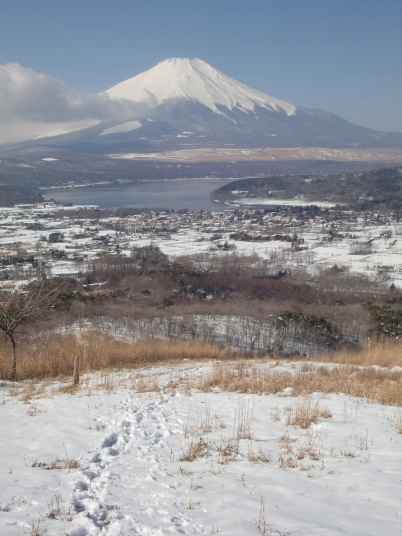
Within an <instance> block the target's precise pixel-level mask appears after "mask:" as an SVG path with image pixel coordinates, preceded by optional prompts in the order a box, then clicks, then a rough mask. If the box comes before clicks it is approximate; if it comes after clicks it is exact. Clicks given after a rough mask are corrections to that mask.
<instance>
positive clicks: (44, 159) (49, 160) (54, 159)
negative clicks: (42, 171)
mask: <svg viewBox="0 0 402 536" xmlns="http://www.w3.org/2000/svg"><path fill="white" fill-rule="evenodd" d="M57 160H58V158H42V162H56V161H57Z"/></svg>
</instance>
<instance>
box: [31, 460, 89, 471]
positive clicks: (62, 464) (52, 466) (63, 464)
mask: <svg viewBox="0 0 402 536" xmlns="http://www.w3.org/2000/svg"><path fill="white" fill-rule="evenodd" d="M32 467H40V468H41V469H47V470H48V471H54V470H59V469H68V470H71V469H79V467H80V462H79V461H78V460H73V459H70V458H66V459H64V460H61V459H59V458H56V460H54V461H52V462H50V463H46V462H37V461H35V462H33V463H32Z"/></svg>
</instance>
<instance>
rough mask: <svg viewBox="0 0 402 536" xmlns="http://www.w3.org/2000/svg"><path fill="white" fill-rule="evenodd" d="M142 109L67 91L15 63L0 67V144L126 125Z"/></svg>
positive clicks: (104, 96)
mask: <svg viewBox="0 0 402 536" xmlns="http://www.w3.org/2000/svg"><path fill="white" fill-rule="evenodd" d="M145 108H146V106H145V105H144V104H138V103H134V102H130V101H126V100H119V101H116V100H112V99H110V98H109V96H108V95H107V94H90V93H85V92H83V91H79V90H77V89H74V88H70V87H69V86H68V85H67V84H66V83H65V82H63V81H62V80H59V79H58V78H54V77H52V76H49V75H46V74H43V73H37V72H35V71H34V70H32V69H29V68H26V67H23V66H21V65H19V64H18V63H6V64H4V65H0V142H3V143H4V142H7V141H17V140H18V139H26V138H27V137H31V136H33V137H35V136H36V137H40V136H41V135H42V132H43V133H45V132H49V130H55V131H56V132H59V131H60V132H63V133H64V132H68V131H71V130H75V129H76V128H82V126H83V125H85V126H91V125H94V124H97V123H98V122H101V121H102V122H103V121H110V120H113V121H119V120H121V121H123V120H124V121H126V120H127V118H134V117H135V116H136V115H137V114H138V113H139V112H143V111H144V109H145Z"/></svg>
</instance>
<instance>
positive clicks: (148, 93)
mask: <svg viewBox="0 0 402 536" xmlns="http://www.w3.org/2000/svg"><path fill="white" fill-rule="evenodd" d="M105 93H106V94H107V95H108V96H109V97H110V98H111V99H113V100H114V99H128V100H131V101H135V102H142V103H145V104H147V105H148V106H151V107H157V106H159V105H160V104H163V103H166V102H167V101H169V100H173V99H185V100H188V101H193V102H198V103H200V104H203V105H204V106H206V107H207V108H210V109H211V110H212V111H214V112H215V113H219V114H220V113H222V112H221V110H220V109H219V108H218V106H224V107H226V108H228V109H229V110H233V109H234V108H237V109H240V110H243V111H245V112H249V111H253V110H254V109H255V107H256V106H260V107H262V108H266V109H267V110H270V111H276V112H282V113H286V114H287V115H294V114H295V112H296V107H295V106H293V105H292V104H289V103H287V102H285V101H282V100H279V99H275V98H274V97H270V96H269V95H266V94H265V93H262V92H260V91H257V90H255V89H252V88H250V87H248V86H246V85H244V84H241V83H239V82H237V81H236V80H234V79H233V78H230V77H229V76H227V75H225V74H224V73H222V72H220V71H218V70H216V69H214V68H213V67H212V66H211V65H209V64H208V63H206V62H205V61H202V60H200V59H197V58H170V59H167V60H164V61H162V62H160V63H158V65H156V66H155V67H152V69H149V70H148V71H145V72H143V73H141V74H139V75H137V76H134V77H133V78H130V79H128V80H125V81H124V82H121V83H119V84H117V85H116V86H114V87H112V88H110V89H108V90H107V91H106V92H105Z"/></svg>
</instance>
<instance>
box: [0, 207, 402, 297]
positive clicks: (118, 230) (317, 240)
mask: <svg viewBox="0 0 402 536" xmlns="http://www.w3.org/2000/svg"><path fill="white" fill-rule="evenodd" d="M0 233H1V234H0V240H1V246H0V267H1V268H0V269H1V272H0V277H1V279H2V280H3V282H2V286H3V287H4V286H7V282H10V280H15V281H20V284H21V285H22V286H23V285H24V284H29V283H30V282H31V280H32V279H35V278H39V277H48V278H62V277H70V278H71V277H75V278H80V277H83V276H84V274H85V273H86V272H88V271H90V270H91V269H92V263H93V261H94V260H96V259H99V258H102V257H105V256H116V255H122V256H130V254H131V253H132V251H133V249H135V248H140V247H144V246H148V245H150V244H152V245H154V246H158V247H159V248H160V250H161V251H162V252H163V253H164V254H166V255H168V256H169V257H171V258H175V257H180V256H183V255H196V254H198V253H204V254H207V255H210V256H215V255H219V254H220V253H224V252H228V251H234V250H236V252H237V253H238V254H239V255H248V254H253V255H257V256H258V257H260V258H262V259H266V260H267V261H268V264H270V266H271V268H270V269H271V271H272V270H273V271H275V270H283V269H292V268H297V267H304V268H306V269H308V270H310V271H311V272H312V273H314V272H315V271H317V270H323V269H325V268H330V267H332V266H335V265H336V266H338V267H341V266H342V267H344V268H345V269H348V270H350V271H355V272H359V273H365V274H366V275H368V276H370V277H373V278H376V279H377V280H380V281H384V282H387V284H389V285H394V286H396V287H398V288H399V287H402V222H400V221H399V215H398V214H393V213H390V212H383V213H381V212H361V213H358V212H356V211H354V210H350V209H348V210H347V209H345V208H344V207H341V206H333V207H325V208H323V207H321V208H320V207H318V206H315V205H312V206H304V207H290V206H286V205H283V206H277V207H274V208H265V209H264V208H254V209H253V208H251V207H250V208H235V209H231V210H224V211H216V212H209V211H188V210H180V211H156V210H150V209H144V210H141V209H130V208H127V209H118V210H115V211H112V210H101V209H99V208H98V207H96V206H89V205H87V206H63V205H60V204H58V203H55V202H43V203H38V204H29V205H28V204H26V205H16V206H15V207H13V208H0Z"/></svg>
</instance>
